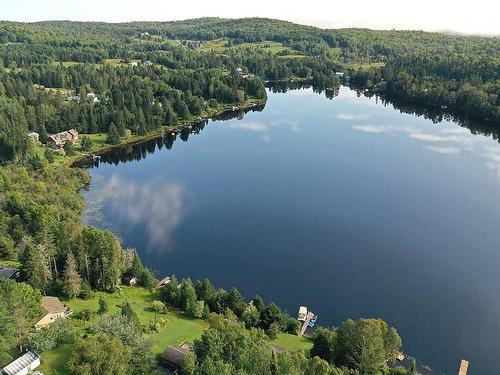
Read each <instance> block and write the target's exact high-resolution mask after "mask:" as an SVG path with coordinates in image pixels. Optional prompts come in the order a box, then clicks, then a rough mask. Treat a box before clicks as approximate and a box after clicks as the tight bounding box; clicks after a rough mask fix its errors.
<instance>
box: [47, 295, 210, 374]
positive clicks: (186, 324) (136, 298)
mask: <svg viewBox="0 0 500 375" xmlns="http://www.w3.org/2000/svg"><path fill="white" fill-rule="evenodd" d="M121 288H122V290H121V291H117V292H115V293H104V292H96V293H95V295H94V297H93V298H91V299H89V300H82V299H79V298H75V299H72V300H70V301H65V303H66V304H67V305H69V306H70V307H71V308H72V309H73V315H74V316H75V317H76V316H78V313H79V312H81V311H82V310H83V309H91V310H93V311H94V312H96V311H97V309H98V307H99V298H100V297H103V298H104V299H105V300H106V301H107V302H108V306H109V312H110V313H118V312H119V311H120V309H121V305H122V304H123V302H125V301H128V302H129V303H130V304H131V305H132V308H133V309H134V311H135V312H136V313H137V317H138V318H139V321H140V323H141V325H143V326H146V325H148V324H149V322H151V321H154V319H155V315H156V317H157V318H158V319H160V318H162V319H164V320H166V324H165V326H164V327H162V328H161V329H160V331H159V332H157V333H154V334H147V336H148V337H149V338H151V340H152V341H153V352H154V353H155V354H157V353H161V352H163V350H164V349H165V347H166V346H167V345H178V344H181V343H182V342H184V341H188V342H193V340H194V339H196V338H198V337H200V336H201V334H202V333H203V331H204V330H205V329H207V328H208V322H206V321H204V320H200V319H191V318H188V317H185V316H183V315H181V314H179V313H177V312H175V311H169V312H168V313H156V314H155V312H154V311H153V310H152V308H151V303H152V302H153V301H154V300H155V299H156V294H155V293H152V292H150V291H149V290H147V289H144V288H139V287H127V286H122V287H121ZM97 318H98V316H94V317H93V318H92V319H91V320H90V321H89V322H85V323H84V324H83V325H81V326H78V327H75V329H76V332H77V336H78V337H81V336H82V335H83V334H85V333H89V328H90V327H91V326H92V325H93V324H94V323H95V321H96V320H97ZM72 348H73V346H72V345H71V344H68V345H61V346H59V347H58V348H56V349H54V350H51V351H49V352H46V353H42V354H41V356H42V366H41V368H40V371H42V372H43V373H44V374H45V375H62V374H67V368H66V363H67V360H68V358H69V356H70V355H71V352H72Z"/></svg>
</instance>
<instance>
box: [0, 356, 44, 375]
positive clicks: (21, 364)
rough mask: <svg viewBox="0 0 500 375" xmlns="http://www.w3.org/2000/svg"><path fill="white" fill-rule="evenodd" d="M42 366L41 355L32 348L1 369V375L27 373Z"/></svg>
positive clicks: (24, 374) (23, 374)
mask: <svg viewBox="0 0 500 375" xmlns="http://www.w3.org/2000/svg"><path fill="white" fill-rule="evenodd" d="M38 366H40V356H39V355H38V354H37V353H36V352H34V351H33V350H30V351H29V352H26V353H24V354H23V355H22V356H20V357H19V358H17V359H15V360H13V361H12V362H10V363H9V364H8V365H7V366H5V367H3V368H2V370H1V371H0V374H1V375H26V374H28V373H30V372H31V371H33V370H34V369H36V368H37V367H38Z"/></svg>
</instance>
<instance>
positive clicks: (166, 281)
mask: <svg viewBox="0 0 500 375" xmlns="http://www.w3.org/2000/svg"><path fill="white" fill-rule="evenodd" d="M170 281H172V278H171V277H170V276H167V277H164V278H163V279H161V280H160V282H159V283H158V286H166V285H168V284H170Z"/></svg>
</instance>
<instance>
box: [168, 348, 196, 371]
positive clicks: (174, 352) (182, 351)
mask: <svg viewBox="0 0 500 375" xmlns="http://www.w3.org/2000/svg"><path fill="white" fill-rule="evenodd" d="M192 352H193V347H192V346H191V345H189V344H182V345H181V346H174V345H170V346H167V348H166V349H165V351H164V352H163V354H162V358H163V361H164V362H165V364H166V365H167V367H169V368H172V369H179V368H180V367H181V365H182V362H183V361H184V358H185V357H186V356H187V355H188V354H189V353H192Z"/></svg>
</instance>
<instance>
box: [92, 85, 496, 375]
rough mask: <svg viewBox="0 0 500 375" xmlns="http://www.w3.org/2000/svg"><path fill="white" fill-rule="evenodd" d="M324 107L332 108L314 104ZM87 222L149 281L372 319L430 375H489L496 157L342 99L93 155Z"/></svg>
mask: <svg viewBox="0 0 500 375" xmlns="http://www.w3.org/2000/svg"><path fill="white" fill-rule="evenodd" d="M329 96H332V95H329ZM90 173H91V175H92V183H91V185H90V187H89V189H88V190H87V191H84V192H83V194H84V197H85V201H86V204H87V205H86V209H85V212H84V218H85V220H86V222H87V223H89V224H92V225H97V226H99V227H102V228H105V229H109V230H112V231H113V232H115V233H116V234H117V235H118V236H119V237H120V238H121V239H122V241H123V245H124V246H126V247H135V248H137V249H138V251H139V253H140V255H141V257H142V259H143V260H144V263H145V264H146V265H147V266H148V267H150V268H152V269H153V270H154V271H155V272H156V273H157V276H164V275H170V274H175V275H176V276H177V277H179V278H183V277H191V278H192V279H202V278H205V277H207V278H209V279H210V280H212V282H214V284H215V285H216V286H217V287H223V288H228V289H229V288H231V287H233V286H236V287H237V288H238V289H239V290H240V291H241V292H242V294H243V295H245V296H246V297H248V298H251V297H253V296H254V295H255V294H259V295H260V296H262V297H263V298H264V300H265V301H267V302H269V301H274V302H276V303H278V304H279V305H280V306H282V307H283V308H284V309H286V310H287V311H288V312H289V313H290V314H291V315H293V316H295V314H296V312H297V309H298V307H299V306H300V305H305V306H308V307H309V308H310V309H311V310H313V311H314V312H315V313H317V314H318V315H319V319H318V324H321V325H324V326H334V325H338V324H340V323H341V322H342V321H344V320H345V319H347V318H349V317H351V318H354V319H356V318H359V317H377V318H383V319H385V320H386V321H387V322H388V323H389V324H390V325H393V326H395V327H396V328H397V329H398V331H399V333H400V334H401V336H402V338H403V344H404V350H405V351H406V352H408V353H410V354H412V355H414V356H416V357H417V358H419V359H420V360H421V361H422V362H424V363H427V364H429V365H430V366H431V367H432V368H434V369H435V370H440V371H443V372H444V373H448V374H455V373H457V371H458V365H459V362H460V359H461V358H466V359H468V360H470V362H471V364H470V373H471V374H486V375H487V374H497V373H498V364H497V362H496V360H497V357H498V355H499V354H500V344H499V337H500V293H499V291H500V273H499V272H498V269H499V265H500V229H499V228H500V199H499V196H500V195H499V193H500V145H499V144H498V142H497V141H495V140H494V139H493V138H492V137H488V136H484V135H474V134H471V131H470V130H469V129H467V128H464V127H461V126H459V125H458V124H457V123H454V122H453V121H451V120H443V121H441V122H437V123H434V122H433V121H431V120H429V119H426V118H424V117H418V116H416V115H413V114H408V113H403V112H401V111H399V110H396V109H395V108H394V107H393V106H392V105H390V104H383V103H382V102H381V101H380V100H377V98H375V97H372V98H368V97H365V96H363V95H361V96H358V95H357V94H356V92H355V91H353V90H351V89H349V88H347V87H341V88H340V91H339V93H338V95H337V96H334V97H333V98H327V97H326V96H325V94H324V93H323V94H320V93H316V92H314V91H313V90H312V89H310V88H302V89H297V90H290V91H287V92H276V93H273V92H271V91H269V98H268V101H267V103H266V105H265V108H263V109H262V108H259V109H258V110H255V111H250V112H248V113H246V114H245V115H244V116H243V114H241V115H240V116H238V117H236V118H232V119H227V120H224V119H219V120H217V121H209V122H208V123H207V124H206V125H205V126H200V127H198V128H195V129H193V131H192V133H191V132H189V131H188V132H184V133H183V134H180V135H179V136H177V137H176V139H175V140H174V138H173V137H171V136H169V137H167V138H159V139H155V140H150V141H147V142H144V143H142V144H139V145H135V146H126V147H124V148H121V149H117V150H114V151H112V152H110V153H108V154H105V155H103V158H102V160H101V162H100V163H99V165H98V166H96V167H94V168H91V169H90Z"/></svg>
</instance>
